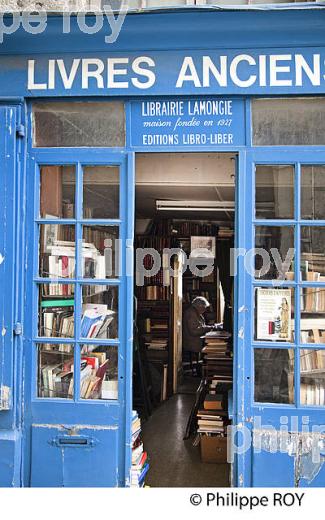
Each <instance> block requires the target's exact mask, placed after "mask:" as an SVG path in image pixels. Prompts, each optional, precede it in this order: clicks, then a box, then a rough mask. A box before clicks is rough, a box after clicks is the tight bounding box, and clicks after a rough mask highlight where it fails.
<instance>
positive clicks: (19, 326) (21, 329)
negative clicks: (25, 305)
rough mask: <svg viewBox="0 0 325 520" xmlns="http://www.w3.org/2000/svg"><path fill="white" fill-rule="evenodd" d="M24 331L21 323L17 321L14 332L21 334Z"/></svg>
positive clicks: (16, 334) (17, 334)
mask: <svg viewBox="0 0 325 520" xmlns="http://www.w3.org/2000/svg"><path fill="white" fill-rule="evenodd" d="M22 333H23V326H22V324H21V323H19V322H18V323H16V324H15V326H14V334H15V336H21V335H22Z"/></svg>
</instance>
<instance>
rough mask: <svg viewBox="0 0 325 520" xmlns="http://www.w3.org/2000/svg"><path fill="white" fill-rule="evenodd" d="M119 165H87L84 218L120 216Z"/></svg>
mask: <svg viewBox="0 0 325 520" xmlns="http://www.w3.org/2000/svg"><path fill="white" fill-rule="evenodd" d="M119 183H120V170H119V167H118V166H87V167H85V168H84V176H83V216H84V218H100V219H110V218H119V215H120V211H119V209H120V208H119V201H120V195H119Z"/></svg>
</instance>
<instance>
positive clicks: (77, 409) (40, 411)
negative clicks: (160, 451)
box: [25, 148, 134, 486]
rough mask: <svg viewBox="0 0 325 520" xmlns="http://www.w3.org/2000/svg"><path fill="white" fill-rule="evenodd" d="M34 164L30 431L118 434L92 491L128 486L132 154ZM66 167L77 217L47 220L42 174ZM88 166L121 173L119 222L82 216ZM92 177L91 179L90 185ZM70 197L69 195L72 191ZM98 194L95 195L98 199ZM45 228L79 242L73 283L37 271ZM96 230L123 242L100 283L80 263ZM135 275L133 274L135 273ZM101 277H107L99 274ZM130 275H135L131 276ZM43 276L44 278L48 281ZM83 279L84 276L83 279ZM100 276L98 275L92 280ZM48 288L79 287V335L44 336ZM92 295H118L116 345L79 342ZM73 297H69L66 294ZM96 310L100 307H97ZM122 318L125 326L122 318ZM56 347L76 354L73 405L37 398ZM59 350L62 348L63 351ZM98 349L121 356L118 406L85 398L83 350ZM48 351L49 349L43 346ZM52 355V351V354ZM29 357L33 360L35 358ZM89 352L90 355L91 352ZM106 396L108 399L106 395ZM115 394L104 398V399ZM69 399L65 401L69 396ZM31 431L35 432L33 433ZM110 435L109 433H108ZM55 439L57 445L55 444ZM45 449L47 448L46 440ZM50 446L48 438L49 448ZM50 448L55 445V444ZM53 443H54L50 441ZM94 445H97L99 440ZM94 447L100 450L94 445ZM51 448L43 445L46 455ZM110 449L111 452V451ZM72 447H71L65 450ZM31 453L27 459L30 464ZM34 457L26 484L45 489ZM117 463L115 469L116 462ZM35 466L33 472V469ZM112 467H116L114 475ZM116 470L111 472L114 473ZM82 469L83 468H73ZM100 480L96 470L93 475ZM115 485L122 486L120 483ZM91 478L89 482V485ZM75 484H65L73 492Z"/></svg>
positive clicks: (61, 155)
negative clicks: (61, 230)
mask: <svg viewBox="0 0 325 520" xmlns="http://www.w3.org/2000/svg"><path fill="white" fill-rule="evenodd" d="M31 156H32V157H31V161H30V163H29V170H28V171H29V174H28V193H29V200H30V204H29V207H28V213H29V215H28V218H27V221H28V222H29V223H31V222H32V221H33V222H34V225H33V226H31V225H30V224H29V225H28V226H27V233H28V244H30V249H29V250H28V252H27V256H28V271H29V273H30V274H29V275H28V277H27V280H28V287H27V302H26V303H27V305H26V310H27V313H28V320H27V321H28V325H27V331H26V337H28V338H31V341H27V342H26V347H25V348H26V352H25V355H26V360H27V363H26V371H27V377H26V385H27V393H26V396H29V397H27V401H26V404H25V406H26V419H27V424H28V423H29V425H31V424H33V425H35V424H51V423H55V422H57V421H59V422H60V424H67V425H73V424H79V425H85V424H87V425H88V426H89V425H90V426H91V427H93V430H92V434H93V435H94V438H96V427H99V426H101V427H103V428H104V429H105V428H108V429H109V430H107V431H111V432H113V433H114V435H115V436H116V439H115V440H114V442H113V441H112V442H108V444H107V446H108V450H109V454H110V456H111V457H112V464H111V465H109V468H110V470H109V471H111V473H107V472H104V474H103V475H102V476H99V475H98V476H96V477H95V476H94V482H95V484H94V485H104V486H106V485H107V486H114V485H119V486H124V485H127V482H128V477H129V467H130V457H131V454H130V453H129V451H130V449H128V446H130V437H131V426H130V422H131V408H132V395H131V392H132V381H131V375H132V369H131V362H132V354H131V353H132V332H133V330H132V323H133V321H132V320H133V315H132V313H133V310H132V309H133V285H132V275H131V283H130V280H129V278H128V276H127V273H128V272H129V269H130V266H129V265H128V263H129V262H130V257H131V256H132V254H131V255H130V252H132V251H133V204H134V202H133V199H134V188H133V186H134V178H133V174H134V173H133V172H134V167H133V154H128V155H127V154H126V153H124V152H122V151H119V150H108V149H100V150H99V149H94V148H92V149H71V150H68V149H65V150H64V149H55V150H53V149H52V150H50V149H46V150H44V149H42V150H36V149H34V150H32V151H31ZM62 165H64V166H67V167H68V168H70V169H71V168H74V169H75V187H74V189H75V196H74V199H75V213H74V215H72V217H73V218H72V217H70V216H69V218H63V217H62V216H61V217H60V218H53V216H51V215H50V216H49V215H45V216H44V215H43V216H42V215H41V214H40V185H41V171H42V168H44V167H46V168H48V169H49V168H51V167H58V166H62ZM89 167H97V169H98V168H99V169H101V170H103V169H104V168H105V169H109V168H111V169H115V171H116V170H117V169H118V171H119V188H118V192H119V211H118V214H116V215H115V214H114V218H113V217H110V218H101V217H99V218H94V216H93V218H88V216H89V215H85V213H84V212H83V200H85V197H84V194H83V178H84V177H85V175H86V174H85V171H87V170H86V169H87V168H89ZM91 173H92V171H91V170H90V172H88V173H87V175H88V180H89V178H91V177H89V176H90V175H91ZM70 191H71V190H70ZM96 196H98V193H96V192H95V194H94V197H95V198H96ZM41 226H52V227H53V226H57V227H60V226H65V227H66V228H67V227H68V226H69V227H70V230H71V229H74V240H75V244H76V247H75V272H74V273H73V274H72V275H71V276H70V277H69V280H68V281H67V280H64V279H63V278H61V277H59V278H58V277H56V278H49V276H48V275H46V273H44V272H42V271H41V272H40V270H39V250H40V245H39V244H40V243H39V240H40V231H39V230H40V227H41ZM91 226H96V228H101V230H103V229H105V230H106V229H108V228H109V229H113V228H114V230H118V233H117V235H118V238H119V240H120V243H121V247H120V251H119V262H118V263H119V269H120V270H119V272H118V273H117V274H115V273H113V275H112V276H111V277H109V278H105V277H103V274H101V275H100V277H99V278H98V277H96V278H94V277H93V276H94V273H92V274H91V275H89V276H90V278H87V277H86V276H88V275H87V274H85V272H83V271H82V270H83V265H82V257H83V247H84V246H81V244H82V240H83V238H84V239H85V235H84V236H83V229H84V228H85V227H88V228H89V229H90V228H91ZM131 268H132V267H131ZM101 273H103V270H101ZM131 273H132V271H131ZM44 275H45V276H44ZM84 275H85V276H84ZM95 276H97V274H96V275H95ZM51 284H54V285H58V284H59V285H60V288H61V287H66V288H67V287H68V288H70V290H71V287H74V296H73V295H72V297H71V300H72V301H70V299H69V298H70V297H69V298H68V299H69V303H70V304H71V305H72V306H73V310H74V323H75V326H74V332H73V334H71V336H72V337H69V338H64V337H50V338H49V337H46V336H45V335H44V331H42V330H41V329H39V317H38V311H39V308H40V301H39V294H40V292H39V286H40V285H41V286H42V287H47V288H49V286H50V285H51ZM86 287H87V288H88V289H89V288H91V289H94V292H96V289H95V288H98V289H99V290H100V288H101V287H103V288H104V287H105V288H107V289H109V290H112V291H113V288H114V289H115V293H117V294H118V309H116V308H115V311H116V310H117V311H118V314H119V318H120V319H118V326H117V334H115V335H113V337H112V338H109V337H107V338H105V339H104V338H101V339H90V338H89V337H85V338H83V337H82V334H81V317H82V291H83V290H85V288H86ZM69 294H70V296H71V293H69ZM96 303H97V302H96ZM121 316H123V318H124V319H121ZM48 344H50V345H53V349H54V350H55V348H60V349H62V350H64V348H65V346H67V345H69V346H70V347H71V349H72V350H73V381H74V383H73V393H72V394H71V395H69V398H59V397H57V395H56V394H54V396H53V397H51V396H50V395H49V393H48V392H45V393H44V392H43V395H42V394H40V392H39V390H38V385H37V381H38V377H42V375H41V374H40V370H38V368H37V367H38V353H37V352H38V349H39V347H40V346H41V347H44V346H45V345H48ZM59 345H61V347H59ZM93 347H97V350H98V348H99V350H100V351H105V349H116V351H117V353H118V375H117V381H118V397H117V396H116V394H115V396H114V397H117V398H115V399H113V400H112V399H105V400H102V399H99V398H94V399H91V400H90V399H86V398H85V397H86V396H85V395H83V396H82V395H81V383H80V381H81V361H82V360H81V357H83V355H82V351H81V349H82V348H84V349H85V348H86V349H87V348H89V351H90V349H91V348H93ZM45 348H47V347H45ZM51 348H52V347H51ZM30 351H32V355H31V356H30ZM87 352H88V350H87ZM102 395H103V394H102ZM107 395H109V396H111V395H112V394H106V396H107ZM65 397H66V396H65ZM32 430H33V428H32ZM105 431H106V430H105ZM30 435H31V437H32V440H33V433H31V432H29V431H28V428H27V430H26V437H27V439H28V438H29V436H30ZM37 435H38V434H37V433H34V438H37ZM52 440H53V439H52ZM43 442H44V441H43ZM46 442H47V443H48V442H49V441H48V439H47V441H46ZM51 442H52V441H51ZM53 442H54V441H53ZM94 443H95V441H94ZM94 445H95V444H94ZM45 446H46V443H45V444H44V449H45ZM109 446H111V447H109ZM68 448H69V446H68ZM28 457H29V456H28V454H27V460H28ZM35 457H36V454H35V453H33V449H32V453H31V454H30V460H29V461H28V462H27V464H26V468H25V478H26V482H28V481H29V482H31V485H42V484H41V482H40V480H39V477H37V469H38V468H37V461H36V459H35ZM115 459H116V463H114V462H113V461H114V460H115ZM35 465H36V466H35ZM115 466H116V467H117V468H118V471H116V468H115ZM113 467H114V471H113ZM76 468H78V464H76ZM96 471H97V473H98V468H97V469H96ZM116 479H118V481H116ZM90 480H91V478H90V479H89V481H90ZM75 482H76V481H73V480H72V482H71V483H70V484H69V483H66V484H64V483H63V485H75ZM54 485H62V482H55V483H54Z"/></svg>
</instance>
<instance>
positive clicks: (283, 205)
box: [255, 164, 294, 219]
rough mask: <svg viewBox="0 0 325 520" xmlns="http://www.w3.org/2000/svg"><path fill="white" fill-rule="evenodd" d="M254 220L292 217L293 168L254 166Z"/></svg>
mask: <svg viewBox="0 0 325 520" xmlns="http://www.w3.org/2000/svg"><path fill="white" fill-rule="evenodd" d="M255 183H256V188H255V189H256V191H255V204H256V209H255V214H256V218H261V219H264V218H265V219H267V218H273V219H275V218H293V217H294V195H293V190H294V167H293V166H286V165H280V166H279V165H276V166H275V165H273V166H272V165H260V164H259V165H256V178H255Z"/></svg>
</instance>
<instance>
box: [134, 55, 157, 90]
mask: <svg viewBox="0 0 325 520" xmlns="http://www.w3.org/2000/svg"><path fill="white" fill-rule="evenodd" d="M143 63H145V64H147V65H148V66H149V67H155V65H156V64H155V62H154V60H153V59H151V58H148V57H147V56H140V57H139V58H136V59H135V60H134V62H133V64H132V70H133V72H135V74H138V75H139V76H143V77H144V78H147V81H140V80H139V79H138V78H132V79H131V81H132V85H134V86H135V87H136V88H140V89H147V88H150V87H153V85H154V84H155V83H156V75H155V73H154V72H153V71H152V70H148V69H146V68H142V67H141V65H142V64H143Z"/></svg>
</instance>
